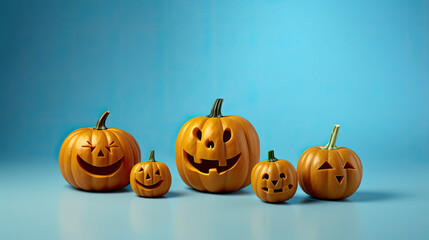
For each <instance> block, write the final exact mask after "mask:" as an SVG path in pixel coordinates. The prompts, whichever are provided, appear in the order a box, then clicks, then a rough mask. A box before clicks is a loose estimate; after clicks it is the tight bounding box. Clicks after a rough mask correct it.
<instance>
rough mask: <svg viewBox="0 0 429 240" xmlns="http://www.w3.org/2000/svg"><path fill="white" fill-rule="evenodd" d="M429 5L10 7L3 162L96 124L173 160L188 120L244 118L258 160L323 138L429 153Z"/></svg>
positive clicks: (53, 154)
mask: <svg viewBox="0 0 429 240" xmlns="http://www.w3.org/2000/svg"><path fill="white" fill-rule="evenodd" d="M428 12H429V4H428V2H427V1H354V2H347V3H346V2H344V1H333V2H330V1H315V2H310V1H279V0H271V1H245V2H243V1H126V2H122V1H106V2H100V1H98V2H97V1H6V2H2V7H1V8H0V27H1V29H2V30H1V38H0V77H1V82H2V84H1V95H0V99H1V113H2V116H1V120H0V121H1V124H0V126H1V129H0V130H1V133H2V135H3V137H2V138H0V139H1V140H0V145H1V146H2V153H1V155H2V156H4V158H2V161H7V158H8V157H9V156H34V157H49V159H50V163H52V164H56V161H57V159H56V158H57V155H58V151H59V147H60V145H61V142H62V140H63V139H64V138H65V137H66V136H67V135H68V134H69V133H70V132H71V131H72V130H74V129H76V128H80V127H88V126H92V125H94V124H95V123H96V121H97V119H98V117H99V116H100V115H101V114H102V113H103V112H104V111H105V110H107V109H109V110H110V111H111V115H110V117H109V120H108V123H107V124H108V126H110V127H117V128H122V129H124V130H126V131H129V132H130V133H132V134H133V135H134V136H135V137H136V139H137V141H138V143H139V144H140V146H141V148H142V150H143V153H144V156H145V157H144V158H146V155H148V152H149V150H150V149H152V148H154V149H156V151H157V155H158V156H159V158H160V159H161V158H164V161H166V162H173V161H174V159H173V154H174V143H175V138H176V135H177V133H178V130H179V129H180V127H181V125H182V124H183V123H184V122H186V121H187V120H188V119H190V118H192V117H195V116H200V115H206V114H208V112H209V110H210V107H211V105H212V103H213V101H214V100H215V98H218V97H222V98H224V99H225V102H224V108H223V113H224V114H226V115H239V116H243V117H245V118H247V119H248V120H249V121H251V123H253V125H254V126H255V128H256V129H257V131H258V133H259V136H260V140H261V154H262V156H263V158H265V157H266V156H265V155H266V151H267V150H269V149H275V150H276V153H277V155H278V156H279V157H283V158H286V159H289V160H290V161H292V162H294V163H296V162H297V160H298V158H299V156H300V154H301V153H302V152H303V151H304V150H305V149H306V148H307V147H310V146H313V145H321V144H325V143H326V142H327V140H328V138H329V134H330V132H331V128H332V126H333V125H334V124H335V123H339V124H341V125H342V128H341V130H340V135H339V139H338V144H339V145H342V146H346V147H349V148H352V149H354V150H355V151H356V152H357V153H358V154H359V155H360V156H361V158H363V159H365V158H366V157H369V156H371V157H374V156H377V157H378V161H379V162H384V163H388V162H391V159H392V158H397V157H410V159H411V160H412V161H424V159H423V158H422V156H427V155H428V154H429V148H428V147H427V146H428V145H429V110H428V107H427V103H428V102H429V94H428V93H429V72H428V69H429V60H428V59H429V57H428V56H429V44H428V43H429V34H428V29H429V23H428Z"/></svg>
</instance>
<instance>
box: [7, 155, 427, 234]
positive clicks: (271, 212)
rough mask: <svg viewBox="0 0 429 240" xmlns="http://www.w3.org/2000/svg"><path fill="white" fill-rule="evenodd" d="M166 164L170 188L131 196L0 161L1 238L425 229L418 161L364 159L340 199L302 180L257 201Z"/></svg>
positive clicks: (423, 178)
mask: <svg viewBox="0 0 429 240" xmlns="http://www.w3.org/2000/svg"><path fill="white" fill-rule="evenodd" d="M23 161H25V162H32V161H33V162H38V161H39V160H38V159H25V160H23ZM44 161H46V160H44ZM52 162H54V161H52ZM375 166H376V165H375ZM375 166H374V167H375ZM170 168H171V169H172V174H173V185H172V187H171V189H170V192H169V193H168V194H167V195H165V196H164V197H162V198H154V199H147V198H140V197H138V196H136V195H135V194H134V193H133V192H132V191H131V188H130V187H129V186H128V187H126V188H124V189H123V190H120V191H116V192H112V193H91V192H84V191H79V190H76V189H74V188H73V187H71V186H69V185H68V184H67V183H66V182H65V181H64V179H63V178H62V176H61V174H60V171H59V169H58V167H57V166H56V165H54V164H52V165H51V166H49V167H48V166H45V167H43V168H42V167H34V166H31V165H30V164H28V165H23V164H20V167H18V165H16V167H14V166H13V165H10V166H8V168H7V170H6V169H5V168H2V169H1V175H0V176H1V177H0V178H1V181H0V182H1V183H2V185H1V186H2V196H1V198H0V201H1V202H0V212H1V224H0V229H1V231H0V232H1V235H2V239H93V240H95V239H186V240H189V239H342V240H343V239H428V237H429V221H427V215H428V213H429V207H428V204H427V199H428V197H429V196H428V191H427V183H428V181H427V173H426V170H425V169H424V168H423V167H422V168H420V169H414V170H411V168H409V169H407V168H405V167H404V168H402V169H401V168H399V167H392V168H390V169H385V170H384V171H381V170H380V169H373V166H372V165H368V164H367V166H366V169H365V170H366V171H365V170H364V179H363V181H362V184H361V187H360V188H359V189H358V191H357V192H356V193H355V194H354V195H353V196H352V197H350V198H348V199H347V200H343V201H322V200H316V199H313V198H310V197H308V196H307V195H306V194H305V193H303V192H302V191H301V190H300V189H299V190H298V191H297V193H296V195H295V196H294V197H293V198H292V199H290V200H289V201H287V202H286V203H283V204H267V203H264V202H262V201H261V200H259V199H258V198H257V197H256V196H255V195H254V194H253V191H252V189H251V187H250V186H249V187H246V188H244V189H242V190H240V191H237V192H235V193H230V194H209V193H201V192H197V191H194V190H192V189H190V188H188V187H187V186H185V184H184V183H183V182H182V181H181V179H180V177H178V174H177V172H176V170H175V168H174V166H170Z"/></svg>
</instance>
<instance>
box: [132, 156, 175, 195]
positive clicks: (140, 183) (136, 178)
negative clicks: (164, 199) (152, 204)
mask: <svg viewBox="0 0 429 240" xmlns="http://www.w3.org/2000/svg"><path fill="white" fill-rule="evenodd" d="M130 185H131V188H132V189H133V191H134V192H135V193H136V194H137V195H139V196H141V197H161V196H162V195H164V194H166V193H167V192H168V190H169V189H170V186H171V174H170V170H169V169H168V167H167V165H166V164H165V163H162V162H156V161H155V151H154V150H152V151H150V156H149V160H147V162H141V163H137V164H136V165H134V167H133V169H132V170H131V174H130Z"/></svg>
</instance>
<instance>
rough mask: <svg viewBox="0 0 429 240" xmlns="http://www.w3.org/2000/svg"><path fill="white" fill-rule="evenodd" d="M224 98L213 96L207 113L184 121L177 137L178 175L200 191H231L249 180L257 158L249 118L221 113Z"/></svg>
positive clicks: (244, 185) (255, 137)
mask: <svg viewBox="0 0 429 240" xmlns="http://www.w3.org/2000/svg"><path fill="white" fill-rule="evenodd" d="M222 102H223V99H216V101H215V103H214V104H213V107H212V110H211V112H210V115H208V116H207V117H196V118H193V119H191V120H189V121H188V122H187V123H185V124H184V125H183V126H182V128H181V129H180V132H179V134H178V136H177V140H176V150H175V153H176V165H177V170H178V171H179V174H180V177H181V178H182V180H183V182H185V184H186V185H188V186H189V187H192V188H194V189H197V190H199V191H209V192H232V191H236V190H238V189H241V188H243V187H246V186H247V185H249V184H250V173H251V171H252V168H253V166H254V165H255V164H256V163H258V161H259V137H258V134H257V133H256V131H255V129H254V128H253V126H252V124H250V122H249V121H247V120H246V119H244V118H242V117H237V116H222V114H221V107H222Z"/></svg>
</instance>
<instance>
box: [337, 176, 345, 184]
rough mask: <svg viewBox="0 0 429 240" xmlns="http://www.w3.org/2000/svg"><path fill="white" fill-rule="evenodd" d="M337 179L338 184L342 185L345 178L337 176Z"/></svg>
mask: <svg viewBox="0 0 429 240" xmlns="http://www.w3.org/2000/svg"><path fill="white" fill-rule="evenodd" d="M335 177H336V178H337V181H338V183H341V182H342V181H343V179H344V176H335Z"/></svg>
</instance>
